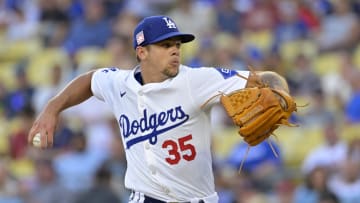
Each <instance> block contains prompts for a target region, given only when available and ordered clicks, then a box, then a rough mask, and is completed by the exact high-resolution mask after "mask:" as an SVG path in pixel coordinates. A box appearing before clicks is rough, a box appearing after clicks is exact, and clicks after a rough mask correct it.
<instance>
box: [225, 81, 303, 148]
mask: <svg viewBox="0 0 360 203" xmlns="http://www.w3.org/2000/svg"><path fill="white" fill-rule="evenodd" d="M220 102H221V103H222V105H223V107H224V108H225V110H226V112H227V114H228V115H229V116H230V117H231V119H232V120H233V122H234V124H235V125H237V126H239V134H240V135H241V136H242V137H243V138H244V141H245V142H247V143H248V144H249V145H250V146H255V145H257V144H259V143H260V142H262V141H263V140H265V139H266V138H268V137H269V136H270V135H271V134H272V133H273V132H274V131H275V130H276V129H277V128H278V127H279V125H292V124H291V123H289V122H288V119H289V117H290V116H291V113H292V112H294V111H296V104H295V102H294V99H293V98H292V97H291V96H290V95H289V94H288V93H287V92H285V91H281V90H275V89H272V88H268V87H264V88H259V87H252V88H244V89H241V90H237V91H234V92H231V93H230V94H223V95H222V96H221V97H220Z"/></svg>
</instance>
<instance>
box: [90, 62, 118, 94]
mask: <svg viewBox="0 0 360 203" xmlns="http://www.w3.org/2000/svg"><path fill="white" fill-rule="evenodd" d="M118 72H119V69H117V68H101V69H98V70H96V71H95V72H94V74H93V75H92V78H91V91H92V93H93V95H94V96H95V97H96V98H98V99H100V100H102V101H106V100H107V99H108V98H110V97H111V95H110V93H111V92H113V91H112V89H113V81H116V80H115V77H117V73H118Z"/></svg>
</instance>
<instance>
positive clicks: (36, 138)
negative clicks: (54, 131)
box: [32, 133, 41, 147]
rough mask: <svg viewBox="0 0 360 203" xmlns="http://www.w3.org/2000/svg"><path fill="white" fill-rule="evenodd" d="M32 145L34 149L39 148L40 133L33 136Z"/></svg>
mask: <svg viewBox="0 0 360 203" xmlns="http://www.w3.org/2000/svg"><path fill="white" fill-rule="evenodd" d="M32 144H33V146H34V147H41V134H40V133H36V135H35V136H34V138H33V140H32Z"/></svg>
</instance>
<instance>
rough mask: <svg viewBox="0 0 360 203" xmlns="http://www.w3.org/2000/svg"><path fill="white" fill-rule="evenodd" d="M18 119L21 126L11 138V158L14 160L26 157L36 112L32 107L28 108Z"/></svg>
mask: <svg viewBox="0 0 360 203" xmlns="http://www.w3.org/2000/svg"><path fill="white" fill-rule="evenodd" d="M16 118H18V119H19V126H18V128H17V130H15V132H14V133H13V134H11V135H10V137H9V148H10V157H11V158H12V159H14V160H15V159H22V158H24V157H25V156H26V153H27V149H28V143H27V134H29V130H30V128H31V123H32V122H34V119H35V111H34V109H33V108H32V107H31V106H27V107H25V108H24V109H23V111H22V112H21V113H19V114H18V116H17V117H16Z"/></svg>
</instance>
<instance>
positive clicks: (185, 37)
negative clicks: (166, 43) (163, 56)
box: [149, 32, 195, 44]
mask: <svg viewBox="0 0 360 203" xmlns="http://www.w3.org/2000/svg"><path fill="white" fill-rule="evenodd" d="M171 37H179V38H180V40H181V43H187V42H191V41H193V40H194V39H195V36H194V35H192V34H184V33H181V32H171V33H168V34H166V35H162V36H160V37H158V38H156V39H154V40H152V41H151V42H149V44H154V43H157V42H160V41H163V40H165V39H169V38H171Z"/></svg>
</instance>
